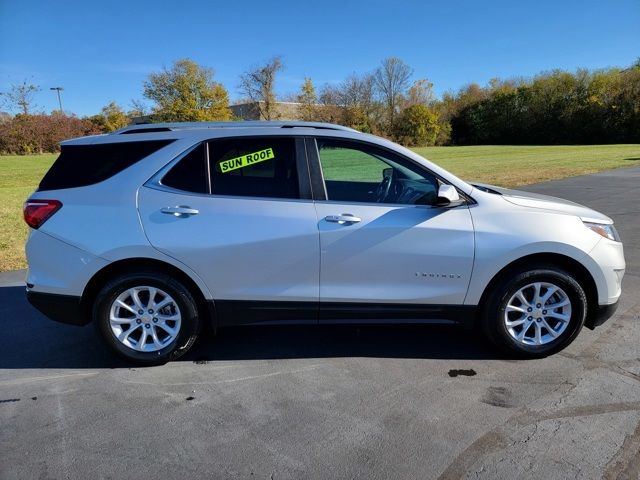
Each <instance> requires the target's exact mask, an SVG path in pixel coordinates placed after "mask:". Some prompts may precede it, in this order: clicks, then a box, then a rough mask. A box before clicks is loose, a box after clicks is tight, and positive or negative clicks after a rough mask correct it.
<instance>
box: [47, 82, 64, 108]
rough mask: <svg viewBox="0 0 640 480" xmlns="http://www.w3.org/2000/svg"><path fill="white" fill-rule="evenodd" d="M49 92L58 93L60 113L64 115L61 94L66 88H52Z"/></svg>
mask: <svg viewBox="0 0 640 480" xmlns="http://www.w3.org/2000/svg"><path fill="white" fill-rule="evenodd" d="M49 90H55V91H56V92H58V105H60V113H64V112H63V111H62V99H61V98H60V92H61V91H62V90H64V88H62V87H51V88H50V89H49Z"/></svg>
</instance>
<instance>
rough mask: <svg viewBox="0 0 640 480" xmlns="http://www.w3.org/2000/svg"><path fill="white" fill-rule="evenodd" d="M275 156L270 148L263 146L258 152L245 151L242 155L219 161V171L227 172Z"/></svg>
mask: <svg viewBox="0 0 640 480" xmlns="http://www.w3.org/2000/svg"><path fill="white" fill-rule="evenodd" d="M275 157H276V156H275V155H274V153H273V149H272V148H265V149H264V150H260V151H258V152H253V153H247V154H246V155H242V156H240V157H236V158H230V159H229V160H224V161H222V162H220V163H219V166H220V171H221V172H222V173H227V172H230V171H232V170H237V169H239V168H244V167H248V166H249V165H253V164H254V163H259V162H264V161H265V160H271V159H272V158H275Z"/></svg>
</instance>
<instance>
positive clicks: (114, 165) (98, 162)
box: [38, 140, 173, 191]
mask: <svg viewBox="0 0 640 480" xmlns="http://www.w3.org/2000/svg"><path fill="white" fill-rule="evenodd" d="M171 142H173V140H150V141H140V142H122V143H103V144H96V145H63V146H62V149H61V151H60V156H59V157H58V158H57V160H56V161H55V162H54V163H53V165H52V166H51V168H50V169H49V171H48V172H47V173H46V175H45V176H44V178H43V179H42V181H41V182H40V186H39V187H38V190H40V191H43V190H60V189H63V188H77V187H84V186H87V185H93V184H95V183H99V182H102V181H104V180H106V179H108V178H110V177H112V176H114V175H115V174H117V173H120V172H121V171H122V170H124V169H125V168H128V167H130V166H131V165H133V164H134V163H137V162H139V161H140V160H142V159H143V158H145V157H148V156H149V155H151V154H152V153H154V152H156V151H158V150H160V149H161V148H163V147H166V146H167V145H169V144H170V143H171Z"/></svg>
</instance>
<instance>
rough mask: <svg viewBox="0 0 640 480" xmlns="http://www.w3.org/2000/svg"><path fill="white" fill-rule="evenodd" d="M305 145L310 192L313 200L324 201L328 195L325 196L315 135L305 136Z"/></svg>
mask: <svg viewBox="0 0 640 480" xmlns="http://www.w3.org/2000/svg"><path fill="white" fill-rule="evenodd" d="M305 146H306V150H307V159H308V162H309V176H310V177H311V193H312V195H313V200H314V201H317V202H320V201H325V200H327V199H328V198H329V197H328V196H327V188H326V185H325V183H324V174H323V173H322V165H321V163H320V153H319V151H318V142H317V141H316V139H315V137H307V138H306V139H305Z"/></svg>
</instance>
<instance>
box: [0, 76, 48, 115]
mask: <svg viewBox="0 0 640 480" xmlns="http://www.w3.org/2000/svg"><path fill="white" fill-rule="evenodd" d="M40 90H41V89H40V87H39V86H38V85H34V84H32V83H27V81H26V80H24V81H23V82H22V83H21V84H18V85H11V88H10V89H9V91H8V92H4V93H2V94H1V95H2V96H3V97H5V102H4V103H6V105H7V107H8V108H9V110H11V111H18V112H19V113H22V114H23V115H29V114H31V112H32V111H33V110H34V109H35V108H36V105H35V104H34V103H33V97H34V96H35V95H36V93H38V92H39V91H40Z"/></svg>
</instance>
